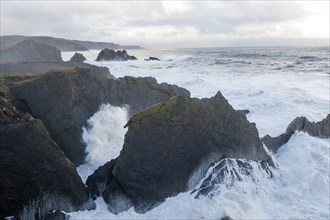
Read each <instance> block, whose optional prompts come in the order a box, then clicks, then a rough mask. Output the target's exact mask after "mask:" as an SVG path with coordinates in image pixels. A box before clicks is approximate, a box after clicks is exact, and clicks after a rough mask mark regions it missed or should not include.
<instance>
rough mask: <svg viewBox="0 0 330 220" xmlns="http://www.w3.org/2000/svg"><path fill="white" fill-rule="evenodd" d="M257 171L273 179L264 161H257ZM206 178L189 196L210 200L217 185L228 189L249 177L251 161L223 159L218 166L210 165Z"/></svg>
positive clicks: (216, 191) (217, 191)
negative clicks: (222, 185) (261, 171)
mask: <svg viewBox="0 0 330 220" xmlns="http://www.w3.org/2000/svg"><path fill="white" fill-rule="evenodd" d="M257 165H258V166H259V169H262V170H264V171H265V172H267V174H268V177H270V178H271V177H273V174H272V172H271V170H270V169H269V164H268V163H267V162H265V161H259V162H258V164H257ZM209 170H210V171H208V176H207V177H206V178H205V179H204V180H203V182H202V184H201V185H200V186H199V187H198V188H196V189H194V190H193V191H192V193H191V194H196V196H195V198H199V197H200V196H208V197H210V198H212V197H213V196H214V195H216V194H218V193H219V190H217V189H218V186H219V184H224V185H225V186H226V187H227V188H230V187H231V186H232V185H233V184H234V183H235V182H236V181H242V180H243V179H244V177H245V176H250V175H251V174H252V173H253V172H254V171H253V167H252V165H251V161H246V160H241V159H228V158H227V159H223V160H221V161H220V162H219V163H218V164H211V166H210V168H209Z"/></svg>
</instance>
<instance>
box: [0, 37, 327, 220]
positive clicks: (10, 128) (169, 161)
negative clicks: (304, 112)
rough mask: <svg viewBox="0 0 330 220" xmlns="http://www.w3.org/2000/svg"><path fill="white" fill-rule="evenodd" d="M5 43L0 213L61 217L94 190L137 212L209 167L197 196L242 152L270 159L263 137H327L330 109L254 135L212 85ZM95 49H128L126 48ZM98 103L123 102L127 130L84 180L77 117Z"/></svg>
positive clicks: (241, 113)
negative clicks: (206, 91)
mask: <svg viewBox="0 0 330 220" xmlns="http://www.w3.org/2000/svg"><path fill="white" fill-rule="evenodd" d="M87 44H88V43H86V45H87ZM8 51H10V52H8V55H5V57H6V58H5V59H6V60H5V62H4V63H1V70H0V73H1V74H0V116H1V117H0V189H1V191H0V218H5V217H6V216H14V217H16V218H18V219H49V218H50V219H51V216H52V215H53V216H62V217H61V218H65V214H63V213H61V211H67V212H69V211H77V210H85V209H93V208H95V204H94V202H93V199H95V198H97V197H100V196H101V197H102V198H103V200H104V201H105V202H106V203H107V205H108V209H109V211H110V212H112V213H120V212H123V211H125V210H128V209H129V208H131V207H134V210H135V211H136V212H138V213H145V212H147V211H149V210H150V209H153V208H154V207H156V206H158V205H159V204H161V203H162V202H163V201H164V200H165V199H166V198H167V197H171V196H175V195H177V194H178V193H180V192H186V191H189V190H192V189H196V188H195V187H196V186H197V183H200V182H201V181H202V180H203V178H205V177H206V176H205V175H206V171H207V170H208V169H209V168H210V167H213V170H214V172H213V173H211V175H210V176H208V177H206V178H205V179H204V180H203V182H202V185H201V186H200V188H198V189H196V191H197V195H196V198H197V199H198V197H199V196H200V195H208V193H209V192H211V191H212V189H213V187H214V186H215V185H216V184H217V183H219V182H221V181H222V180H223V176H224V175H225V172H226V169H227V168H228V166H236V167H237V169H241V170H244V171H245V172H246V174H247V175H248V173H249V171H251V169H252V168H251V166H250V165H249V163H247V162H246V161H255V162H256V163H258V164H260V167H261V168H262V169H265V170H268V169H269V168H270V167H273V168H274V169H275V165H274V163H273V160H272V158H271V156H270V155H269V153H268V152H267V150H266V149H265V148H264V145H265V146H267V147H268V148H269V149H270V150H272V151H274V152H276V151H277V150H278V148H279V147H281V146H282V145H283V144H285V143H287V142H288V140H289V139H290V137H291V136H292V135H293V134H294V133H295V132H296V131H302V132H306V133H308V134H309V135H311V136H315V137H320V138H329V137H330V114H329V115H328V116H327V117H326V118H325V119H324V120H322V121H320V122H310V121H309V120H308V119H306V118H304V117H299V118H296V119H295V120H293V122H292V123H291V124H290V125H289V126H288V128H287V130H286V132H285V133H283V134H282V135H280V136H278V137H271V136H269V135H267V136H265V137H263V138H262V139H261V138H260V137H259V133H258V130H257V128H256V125H255V124H254V123H250V122H249V121H248V120H247V117H246V114H247V113H248V111H247V110H235V109H234V108H233V107H232V106H231V105H230V103H229V102H228V101H227V100H226V98H225V97H223V95H222V94H221V92H220V91H219V92H218V93H216V94H215V95H214V96H213V97H211V98H204V99H197V98H191V97H190V92H189V91H188V90H186V89H184V88H181V87H178V86H176V85H170V84H167V83H158V82H157V81H156V79H154V78H152V77H144V78H141V77H132V76H126V77H123V78H115V77H114V76H113V75H111V73H110V71H109V69H108V68H105V67H97V66H93V65H89V64H85V63H84V57H83V56H82V54H78V53H76V54H75V55H74V56H73V57H72V59H71V60H70V61H68V62H64V61H63V60H62V58H61V56H60V53H59V51H58V49H57V48H55V47H53V46H51V45H45V44H41V43H39V42H31V41H29V40H27V41H21V42H20V43H18V45H16V46H14V48H11V49H8ZM15 51H16V52H15ZM99 56H100V57H99V58H98V59H99V60H122V61H124V60H128V59H133V57H131V56H130V55H128V54H127V52H126V51H125V50H124V51H114V50H110V49H104V50H103V52H102V51H101V52H100V54H99ZM149 60H155V59H151V57H150V58H149ZM107 103H108V104H110V105H112V106H117V107H123V106H125V107H127V108H128V110H129V117H130V119H129V120H128V122H127V124H126V125H122V126H125V127H127V128H128V131H127V133H126V135H125V140H124V144H123V146H122V147H123V148H122V150H121V152H120V155H119V156H118V157H117V158H115V159H113V160H110V161H108V162H107V163H105V164H104V165H103V166H100V167H99V168H98V169H97V170H95V172H94V173H93V174H92V175H91V176H89V177H88V179H87V181H86V185H85V184H84V183H83V182H82V180H81V178H80V177H79V175H78V173H77V171H76V167H77V166H79V165H81V164H83V163H84V162H85V157H86V152H85V148H86V146H85V144H84V143H83V141H82V137H81V135H82V127H84V126H86V125H87V120H88V119H89V118H90V117H91V116H92V115H93V114H94V113H96V112H97V111H98V109H99V106H100V105H101V104H107ZM216 163H217V165H215V164H216ZM231 174H232V177H233V178H235V172H234V171H232V173H231ZM52 210H54V212H53V211H52ZM55 210H56V211H55ZM49 211H52V212H49ZM63 216H64V217H63Z"/></svg>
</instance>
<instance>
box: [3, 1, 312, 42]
mask: <svg viewBox="0 0 330 220" xmlns="http://www.w3.org/2000/svg"><path fill="white" fill-rule="evenodd" d="M170 3H171V2H170ZM173 3H176V1H173ZM181 6H182V7H184V10H174V11H173V12H171V11H169V10H170V9H168V8H166V4H163V2H160V1H155V2H151V1H147V2H141V1H121V2H119V1H109V2H107V1H95V2H84V1H83V2H79V1H68V2H65V1H50V2H47V1H29V2H27V1H1V23H0V24H1V34H2V35H7V34H24V35H52V36H57V37H66V38H77V39H82V40H108V41H112V40H120V41H121V42H117V43H126V42H127V43H134V42H135V43H140V42H142V43H143V44H148V43H149V42H150V40H151V39H157V40H159V41H163V43H164V42H166V43H168V42H169V40H171V39H168V38H169V36H170V35H172V36H173V39H172V41H177V42H180V41H182V42H184V41H183V40H182V37H181V38H175V36H182V35H187V37H189V34H192V33H188V32H187V33H185V32H184V30H187V28H188V30H190V31H191V30H196V33H195V34H196V35H197V36H195V37H198V36H199V37H201V39H202V40H204V39H208V38H209V37H210V35H215V36H218V35H221V36H227V37H229V38H232V37H233V36H235V37H242V36H243V37H244V36H245V35H246V34H247V33H246V32H244V31H242V27H259V28H260V32H261V33H262V32H266V31H269V30H271V29H272V28H273V26H274V25H276V24H286V23H289V22H291V21H298V20H302V19H304V18H305V17H306V16H308V15H311V14H312V12H308V11H306V9H305V8H304V7H303V4H302V3H300V2H282V1H279V2H277V1H276V2H274V1H269V2H268V1H258V2H241V1H239V2H237V1H234V2H230V1H219V2H217V1H212V2H205V1H200V2H199V1H191V2H189V1H187V2H183V3H182V5H181ZM174 8H175V7H174ZM172 9H173V8H172ZM159 27H163V28H159ZM168 27H171V28H168ZM189 28H190V29H189ZM149 30H157V31H158V32H157V31H154V32H153V33H143V31H149ZM261 33H255V35H256V36H258V35H260V34H261ZM152 34H154V35H152ZM249 34H250V33H249ZM283 34H285V33H283ZM295 34H296V33H295ZM134 35H136V36H134ZM123 36H125V37H123ZM161 37H163V39H161ZM298 37H299V36H298ZM245 38H246V37H245ZM188 41H189V40H188ZM188 41H187V42H188ZM195 41H198V39H192V40H191V42H193V43H194V44H195V43H196V42H195ZM158 43H162V42H158ZM173 43H174V42H173ZM200 44H201V45H202V44H203V42H201V43H200Z"/></svg>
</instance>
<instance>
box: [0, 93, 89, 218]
mask: <svg viewBox="0 0 330 220" xmlns="http://www.w3.org/2000/svg"><path fill="white" fill-rule="evenodd" d="M0 176H1V178H0V189H1V190H0V218H1V219H3V218H4V217H6V216H16V217H20V218H21V219H34V218H35V216H39V217H40V219H41V218H42V217H43V216H44V215H45V214H46V213H47V212H48V211H49V210H53V209H59V210H63V211H77V210H83V209H91V208H94V204H93V202H92V201H91V200H90V198H89V194H88V191H87V188H86V187H85V185H84V184H83V183H82V181H81V179H80V177H79V175H78V173H77V171H76V169H75V166H74V165H73V164H72V163H71V161H70V160H68V159H67V157H66V156H65V154H64V153H63V151H62V150H61V149H60V148H59V147H58V146H57V145H56V143H55V142H54V141H53V140H52V139H51V137H50V135H49V133H48V132H47V130H46V128H45V127H44V125H43V123H42V122H41V120H39V119H35V118H34V117H32V116H31V115H30V114H28V113H22V112H20V111H17V110H16V108H15V107H14V106H13V105H12V104H11V103H10V102H9V101H8V100H6V99H5V98H3V97H0Z"/></svg>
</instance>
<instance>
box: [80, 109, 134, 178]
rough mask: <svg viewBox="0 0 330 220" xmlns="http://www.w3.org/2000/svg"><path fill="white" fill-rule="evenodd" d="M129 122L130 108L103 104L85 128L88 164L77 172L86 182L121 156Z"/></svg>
mask: <svg viewBox="0 0 330 220" xmlns="http://www.w3.org/2000/svg"><path fill="white" fill-rule="evenodd" d="M127 121H128V107H114V106H111V105H109V104H106V105H105V104H102V105H101V106H100V109H99V111H98V112H96V113H95V114H94V115H93V116H92V117H91V118H90V119H89V120H88V121H87V124H88V126H87V127H84V128H83V134H82V137H83V140H84V142H85V143H86V145H87V146H86V152H87V156H86V163H85V164H83V165H80V166H79V167H78V168H77V170H78V173H79V175H80V176H81V178H82V180H83V181H84V182H85V181H86V179H87V177H88V176H89V175H91V174H92V173H93V172H94V171H95V170H96V169H97V168H98V167H99V166H102V165H103V164H105V163H106V162H108V161H110V160H111V159H114V158H116V157H117V156H119V153H120V151H121V149H122V147H123V144H124V136H125V133H126V130H127V129H126V128H124V125H125V124H126V123H127Z"/></svg>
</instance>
